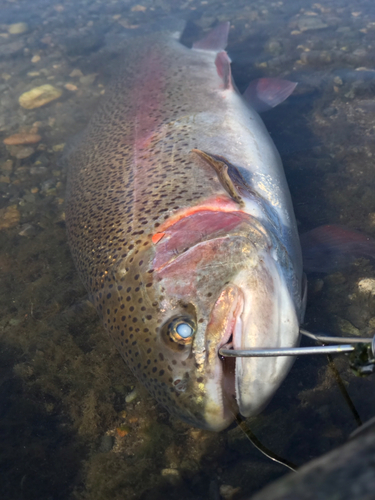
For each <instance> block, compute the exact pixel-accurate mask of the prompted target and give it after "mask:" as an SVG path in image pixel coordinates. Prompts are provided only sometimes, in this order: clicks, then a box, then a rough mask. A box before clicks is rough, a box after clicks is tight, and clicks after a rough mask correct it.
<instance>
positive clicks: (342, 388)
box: [327, 354, 362, 427]
mask: <svg viewBox="0 0 375 500" xmlns="http://www.w3.org/2000/svg"><path fill="white" fill-rule="evenodd" d="M327 358H328V366H329V368H330V369H331V371H332V373H333V376H334V377H335V380H336V382H337V385H338V386H339V389H340V392H341V394H342V396H343V398H344V399H345V402H346V404H347V405H348V406H349V409H350V411H351V412H352V414H353V417H354V419H355V421H356V423H357V425H358V427H360V426H361V425H362V420H361V417H360V416H359V413H358V412H357V409H356V407H355V406H354V403H353V401H352V399H351V397H350V396H349V393H348V391H347V390H346V387H345V384H344V382H343V380H342V378H341V375H340V372H339V371H338V369H337V368H336V365H335V363H334V361H333V358H332V356H331V355H330V354H327Z"/></svg>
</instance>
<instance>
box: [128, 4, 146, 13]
mask: <svg viewBox="0 0 375 500" xmlns="http://www.w3.org/2000/svg"><path fill="white" fill-rule="evenodd" d="M145 10H147V7H145V6H144V5H134V6H133V7H132V8H131V11H132V12H145Z"/></svg>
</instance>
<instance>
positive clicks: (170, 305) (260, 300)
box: [105, 211, 298, 431]
mask: <svg viewBox="0 0 375 500" xmlns="http://www.w3.org/2000/svg"><path fill="white" fill-rule="evenodd" d="M255 222H256V221H255ZM204 228H206V230H204ZM208 228H209V229H208ZM154 241H155V242H156V243H155V244H154V245H153V246H152V247H146V249H145V251H143V252H139V253H138V255H137V256H136V257H135V258H134V259H133V262H132V266H131V267H128V268H127V271H126V270H125V271H124V275H125V277H126V280H125V281H126V283H127V284H128V285H130V286H128V287H127V288H126V293H127V295H126V296H125V295H124V294H123V292H122V290H121V291H120V294H119V296H118V297H117V298H116V302H117V304H118V305H117V308H116V309H115V310H114V309H113V308H108V310H107V312H110V311H111V312H110V314H111V315H112V316H113V315H114V316H115V318H114V319H112V320H111V321H112V323H111V328H112V331H116V329H117V330H119V331H120V332H121V335H123V337H121V336H120V337H119V338H120V341H121V345H119V344H120V341H117V344H118V347H119V350H120V352H121V353H122V355H123V357H124V359H125V360H126V362H127V363H128V364H129V366H130V367H131V369H132V370H133V372H134V374H135V375H136V376H137V377H138V378H139V379H140V380H141V381H142V382H143V383H144V385H145V386H146V387H147V388H148V390H149V391H150V393H151V394H152V395H153V396H154V397H155V398H156V399H157V400H158V401H159V402H160V403H161V404H162V405H164V406H165V407H166V408H167V409H168V410H169V411H170V413H171V414H174V415H176V416H178V417H180V418H181V419H183V420H184V421H186V422H187V423H189V424H191V425H194V426H196V427H201V428H206V429H210V430H214V431H220V430H222V429H224V428H225V427H227V426H228V425H229V424H230V423H231V422H232V421H233V420H234V418H235V416H236V415H237V414H238V412H240V413H242V414H243V415H245V416H249V415H254V414H256V413H258V412H259V411H260V410H261V409H262V408H263V407H264V405H265V404H266V403H267V402H268V400H269V399H270V397H271V396H272V395H273V393H274V392H275V390H276V389H277V387H278V386H279V385H280V383H281V381H282V380H283V378H284V376H285V375H286V373H287V371H288V368H289V366H290V360H289V359H288V358H272V359H271V358H251V359H250V358H247V359H245V358H238V359H236V360H235V359H234V358H232V359H229V358H226V359H223V358H222V357H221V356H220V355H219V349H220V348H221V347H223V346H228V345H230V346H233V347H234V348H235V349H248V348H254V347H279V346H291V345H295V343H296V342H297V339H298V320H297V315H296V311H295V307H294V304H293V300H292V299H291V296H290V292H289V290H288V286H287V285H286V283H285V279H284V277H283V275H282V271H281V266H280V265H279V263H278V262H276V260H275V256H274V255H273V254H274V250H273V246H272V244H271V242H270V241H269V238H268V236H267V234H266V233H265V231H263V230H262V228H261V229H260V228H259V227H256V226H254V224H251V223H250V221H249V216H248V215H247V214H242V213H241V212H236V213H220V212H209V213H208V212H205V211H203V212H200V213H197V214H193V215H191V216H190V217H186V218H183V219H182V220H180V221H178V223H176V224H174V225H173V226H172V227H170V228H169V229H168V230H167V231H165V232H163V235H162V237H161V238H160V239H159V238H155V239H154ZM134 273H136V274H134ZM116 281H117V282H119V275H118V276H117V279H116ZM120 281H121V280H120ZM132 281H133V282H135V284H136V285H137V286H136V287H133V286H131V282H132ZM124 303H125V304H124ZM115 311H117V313H115ZM105 314H106V313H105ZM105 322H107V329H108V320H107V321H105ZM117 338H118V336H117ZM114 340H115V342H116V338H115V337H114Z"/></svg>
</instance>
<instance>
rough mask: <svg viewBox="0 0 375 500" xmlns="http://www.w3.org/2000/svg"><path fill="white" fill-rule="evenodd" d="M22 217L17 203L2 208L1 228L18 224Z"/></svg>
mask: <svg viewBox="0 0 375 500" xmlns="http://www.w3.org/2000/svg"><path fill="white" fill-rule="evenodd" d="M20 218H21V214H20V212H19V210H18V208H17V205H10V206H9V207H6V208H2V209H0V230H2V229H9V228H10V227H13V226H16V225H17V224H18V223H19V221H20Z"/></svg>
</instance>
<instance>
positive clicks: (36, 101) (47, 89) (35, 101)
mask: <svg viewBox="0 0 375 500" xmlns="http://www.w3.org/2000/svg"><path fill="white" fill-rule="evenodd" d="M61 94H62V90H60V89H57V88H56V87H53V86H52V85H50V84H46V85H41V86H40V87H35V88H33V89H31V90H29V91H28V92H24V93H23V94H22V95H21V96H20V97H19V99H18V101H19V103H20V105H21V106H22V107H23V108H25V109H34V108H40V106H44V105H45V104H48V103H49V102H51V101H54V100H55V99H58V98H59V97H60V96H61Z"/></svg>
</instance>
